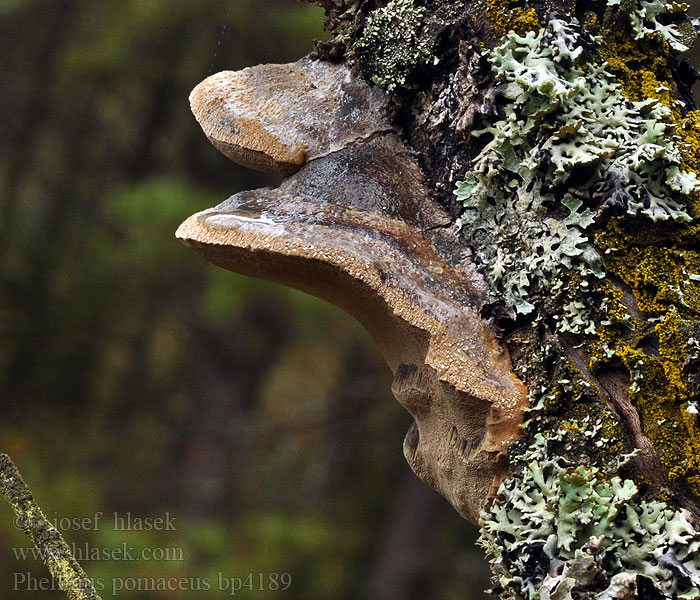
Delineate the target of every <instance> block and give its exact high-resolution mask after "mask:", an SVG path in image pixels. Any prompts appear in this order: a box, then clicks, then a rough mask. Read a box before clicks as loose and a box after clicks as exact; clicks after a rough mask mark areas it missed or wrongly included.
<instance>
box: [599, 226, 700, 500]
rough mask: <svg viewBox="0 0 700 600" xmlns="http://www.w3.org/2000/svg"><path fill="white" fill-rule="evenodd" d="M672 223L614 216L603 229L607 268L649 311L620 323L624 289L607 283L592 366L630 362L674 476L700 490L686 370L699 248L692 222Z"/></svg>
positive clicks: (697, 300) (647, 422)
mask: <svg viewBox="0 0 700 600" xmlns="http://www.w3.org/2000/svg"><path fill="white" fill-rule="evenodd" d="M672 227H673V226H669V227H668V228H666V229H663V228H661V229H659V228H650V227H641V226H640V224H639V223H637V225H636V226H635V225H629V226H624V225H622V224H621V222H620V221H619V220H617V219H611V220H610V221H609V222H608V224H607V226H606V228H605V229H604V230H601V231H599V232H598V234H597V235H596V244H597V245H598V247H599V248H600V249H602V250H603V252H604V263H605V270H606V272H607V273H608V274H609V275H611V276H613V277H616V278H618V279H619V280H620V281H621V282H622V283H623V285H625V286H627V287H628V288H629V289H630V291H631V292H632V293H633V294H634V297H635V299H636V303H637V306H638V308H639V309H640V310H641V311H642V312H643V313H646V315H647V316H646V317H645V318H643V319H632V318H631V317H629V316H628V321H627V324H628V325H632V327H621V326H620V324H625V321H624V317H623V316H622V313H621V310H623V309H624V306H622V301H623V297H622V291H621V289H617V287H616V286H614V285H611V284H610V283H609V282H601V284H600V285H599V286H598V288H599V290H600V292H601V293H602V295H603V298H604V300H603V306H604V308H605V310H604V311H603V312H604V314H605V315H607V320H603V321H601V324H600V325H599V327H598V328H597V331H596V339H595V340H594V341H592V342H591V344H590V346H589V348H590V349H591V365H592V368H601V367H604V366H612V367H619V366H624V367H625V368H626V369H627V371H628V372H629V373H630V392H629V393H630V398H631V400H632V401H633V403H634V405H635V406H636V408H637V410H638V412H639V415H640V418H641V420H642V427H643V430H644V433H645V435H646V436H647V437H648V438H649V439H650V440H651V442H652V444H653V446H654V448H655V449H656V451H657V453H658V455H659V458H660V460H661V462H662V464H663V465H664V466H665V467H666V469H667V470H668V473H669V478H670V480H671V482H672V483H674V484H678V485H681V486H684V487H687V488H688V489H690V490H691V491H692V492H693V493H694V494H695V495H697V496H700V427H698V419H697V415H696V414H694V411H691V412H689V411H688V402H689V401H692V399H693V398H695V397H697V396H698V392H699V391H700V390H698V384H697V380H695V379H693V378H692V377H690V375H689V372H687V370H686V365H687V363H688V359H689V352H690V350H691V348H690V343H689V342H690V340H691V339H692V338H695V337H700V336H698V332H699V331H700V324H699V323H698V315H699V314H700V281H698V279H700V255H699V254H698V252H696V251H695V250H690V249H688V248H687V247H684V246H683V244H687V245H688V246H690V247H692V244H693V238H692V236H690V237H689V234H688V232H689V231H690V230H693V227H688V226H685V227H678V228H677V231H675V232H674V231H673V229H672ZM626 312H628V311H626ZM649 318H652V319H653V321H652V322H651V323H650V322H649V320H648V319H649Z"/></svg>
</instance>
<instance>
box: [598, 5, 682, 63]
mask: <svg viewBox="0 0 700 600" xmlns="http://www.w3.org/2000/svg"><path fill="white" fill-rule="evenodd" d="M620 2H621V0H608V3H607V5H608V6H619V5H620ZM634 5H635V6H634V9H633V10H630V12H629V18H630V23H631V24H632V28H633V30H634V32H635V38H634V39H636V40H639V39H642V38H644V37H645V36H650V35H652V36H653V35H660V36H661V37H663V39H665V40H666V41H667V42H668V44H669V46H671V48H673V49H674V50H676V51H677V52H685V51H686V50H688V49H689V48H690V46H691V45H692V43H693V41H694V39H695V31H694V28H693V25H694V24H695V20H694V19H693V20H691V21H690V22H684V23H681V24H678V23H663V21H660V20H659V19H658V17H659V16H660V15H665V16H666V17H669V16H670V15H678V14H683V13H685V12H686V11H687V10H688V8H690V7H689V5H688V4H685V3H684V2H662V1H661V0H651V1H647V0H637V1H636V2H634Z"/></svg>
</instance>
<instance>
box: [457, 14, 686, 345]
mask: <svg viewBox="0 0 700 600" xmlns="http://www.w3.org/2000/svg"><path fill="white" fill-rule="evenodd" d="M593 43H594V40H592V39H586V34H585V32H584V31H583V30H582V29H581V28H580V27H578V26H577V25H576V24H570V23H566V22H564V21H561V20H558V19H552V20H550V22H549V23H548V25H547V27H546V28H542V29H540V30H539V31H538V32H537V33H535V32H528V33H527V34H525V35H524V36H521V35H519V34H517V33H514V32H511V33H508V34H507V35H506V37H505V39H504V41H503V43H502V44H501V45H500V46H498V47H497V48H495V49H494V50H493V51H491V52H489V53H488V61H489V63H490V64H491V65H492V69H493V71H494V73H495V74H496V77H497V81H499V82H501V84H502V87H501V89H500V90H499V95H500V96H501V98H502V100H503V102H504V105H503V115H502V118H501V119H499V120H497V121H496V122H493V123H491V124H489V125H488V126H487V127H485V128H483V129H480V130H475V131H473V132H472V135H474V136H488V137H489V138H490V139H489V141H488V142H487V143H486V144H485V145H484V148H483V149H482V151H481V152H480V154H479V155H478V156H477V157H476V159H475V160H474V161H473V163H472V165H471V168H470V171H469V173H468V174H467V176H466V177H465V179H464V181H463V182H461V183H460V184H459V185H458V187H457V189H456V191H455V194H456V195H457V197H458V198H459V199H460V200H462V202H463V203H464V212H463V214H462V216H461V217H460V219H459V223H460V226H461V227H462V231H463V234H464V237H465V239H466V241H467V242H468V243H469V244H470V245H471V247H472V248H475V249H477V254H478V257H479V259H480V261H481V262H482V264H483V268H484V271H485V273H486V274H487V276H488V278H489V281H490V282H491V284H492V288H493V291H494V296H495V297H497V298H499V299H502V301H503V303H504V304H505V306H506V308H507V310H508V311H509V313H510V315H511V316H512V317H515V316H517V315H518V314H527V313H530V312H532V311H533V310H534V309H535V305H536V302H537V297H538V296H542V295H548V294H551V293H552V291H555V292H556V291H557V290H556V289H554V290H553V288H556V282H557V281H561V275H562V272H563V271H570V270H574V271H578V272H580V273H582V274H584V275H585V276H589V275H594V276H597V277H601V276H602V275H603V271H602V261H601V258H600V255H599V253H598V252H597V251H596V249H595V248H594V245H593V243H592V239H591V236H590V233H588V232H589V230H590V228H591V226H592V225H593V224H594V222H595V220H596V218H598V217H599V216H600V214H601V213H602V212H603V211H604V210H605V208H606V207H609V206H614V207H616V208H619V209H622V210H623V211H624V212H625V213H626V214H627V215H631V216H635V215H643V216H646V217H649V218H650V219H652V220H654V221H665V220H669V219H672V220H674V221H677V222H687V221H690V220H691V217H690V215H689V214H688V212H687V209H686V207H685V205H684V201H683V196H684V195H687V194H689V193H691V192H694V191H697V190H698V189H700V181H698V179H697V177H696V176H695V174H694V173H692V172H688V171H684V170H682V169H681V153H680V151H679V149H678V146H677V141H676V139H675V136H674V135H673V126H672V124H671V123H670V121H669V120H668V117H669V113H670V111H669V109H668V108H666V107H664V106H663V105H661V104H660V103H658V102H656V101H655V100H653V99H647V100H645V101H639V102H630V101H629V100H627V99H626V98H625V97H624V96H623V95H622V93H621V90H620V85H619V84H618V83H617V82H616V81H615V80H614V77H613V76H612V75H611V74H610V73H608V72H607V71H606V69H605V67H606V64H605V63H604V62H596V61H592V60H588V61H584V60H583V59H582V57H583V53H584V46H590V45H592V44H593ZM562 300H563V301H562V305H563V306H564V307H565V310H563V311H562V313H561V314H560V315H559V321H560V322H561V323H562V324H563V327H564V328H565V329H567V330H571V331H575V332H583V331H586V330H587V329H589V328H590V325H584V321H585V319H584V318H583V317H582V316H581V315H580V314H579V313H580V311H581V310H583V307H582V306H581V305H580V303H578V304H577V302H576V301H572V300H571V299H566V298H563V299H562Z"/></svg>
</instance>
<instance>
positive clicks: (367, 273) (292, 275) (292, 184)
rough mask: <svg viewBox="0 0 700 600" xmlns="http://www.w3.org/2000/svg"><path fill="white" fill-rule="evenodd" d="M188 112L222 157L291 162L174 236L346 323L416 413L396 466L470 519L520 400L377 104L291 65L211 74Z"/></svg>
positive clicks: (319, 65)
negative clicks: (405, 467) (376, 349)
mask: <svg viewBox="0 0 700 600" xmlns="http://www.w3.org/2000/svg"><path fill="white" fill-rule="evenodd" d="M192 104H193V110H194V113H195V115H196V116H197V118H198V119H199V121H200V123H201V124H202V127H203V128H204V130H205V132H206V133H207V135H208V137H209V138H210V140H211V141H212V142H213V144H214V145H215V146H216V147H217V148H219V149H220V150H222V152H224V153H225V154H226V155H227V156H229V157H230V158H232V159H233V160H236V161H238V162H241V163H242V164H246V165H249V166H254V167H256V168H260V169H264V170H268V171H272V172H277V173H285V172H287V173H288V172H290V171H293V170H295V169H298V168H299V167H301V168H300V169H299V171H298V172H297V173H296V174H295V175H293V176H292V177H290V178H289V179H287V180H286V181H285V182H284V183H283V184H282V185H281V186H280V187H279V188H277V189H270V188H264V189H260V190H255V191H248V192H242V193H239V194H236V195H235V196H232V197H231V198H229V199H228V200H227V201H226V202H224V203H222V204H220V205H219V206H217V207H215V208H212V209H209V210H205V211H203V212H200V213H198V214H196V215H194V216H192V217H190V218H189V219H188V220H186V221H185V222H184V223H183V224H182V225H181V226H180V228H179V229H178V232H177V236H178V237H179V238H180V239H181V240H182V241H183V242H184V243H185V244H187V245H188V246H189V247H191V248H192V249H193V250H195V251H196V252H198V253H200V254H201V255H202V256H204V257H205V258H206V259H207V260H210V261H211V262H213V263H214V264H217V265H219V266H222V267H224V268H227V269H230V270H232V271H236V272H239V273H243V274H246V275H251V276H255V277H262V278H265V279H270V280H273V281H277V282H281V283H284V284H286V285H290V286H292V287H295V288H298V289H301V290H303V291H306V292H309V293H311V294H314V295H316V296H318V297H320V298H323V299H325V300H328V301H330V302H333V303H334V304H337V305H338V306H340V307H342V308H344V309H345V310H347V311H348V312H349V313H350V314H352V315H353V316H354V317H356V318H357V319H358V320H359V321H360V322H361V323H362V324H363V325H364V326H365V327H366V328H367V329H368V330H369V331H370V333H371V334H372V335H373V336H374V338H375V339H376V341H377V343H378V345H379V346H380V348H381V350H382V352H383V353H384V355H385V357H386V360H387V362H388V364H389V366H390V368H391V369H392V371H393V372H394V374H395V380H394V385H393V388H392V389H393V392H394V394H395V395H396V397H397V399H398V400H399V402H401V404H402V405H403V406H404V407H405V408H406V409H407V410H408V411H409V412H410V413H411V414H412V415H413V417H414V418H415V425H414V426H413V427H412V428H411V429H410V430H409V433H408V435H407V436H406V440H405V443H404V451H405V454H406V457H407V459H408V461H409V463H410V465H411V467H412V468H413V469H414V471H415V472H416V474H417V475H418V476H419V477H420V478H421V479H423V480H424V481H426V482H427V483H428V484H429V485H431V486H432V487H433V488H435V489H436V490H438V491H439V492H440V493H442V494H443V495H444V496H445V497H446V498H447V499H448V500H449V501H450V502H451V503H452V505H453V506H454V507H455V508H456V509H457V510H458V511H459V513H460V514H462V515H463V516H464V517H465V518H467V519H469V520H471V521H473V522H476V521H477V520H478V517H479V514H480V513H481V511H482V510H483V509H484V508H485V507H486V506H487V504H488V501H489V498H490V496H491V495H492V494H493V493H494V492H495V490H496V489H497V487H498V485H499V484H500V482H501V481H502V480H503V478H504V477H505V476H506V474H507V461H506V460H505V457H506V449H507V447H508V445H509V443H510V442H512V441H513V440H514V439H516V438H517V437H518V436H519V434H520V427H519V426H520V423H521V421H522V408H523V406H524V405H525V402H526V393H525V389H524V386H523V385H522V383H521V382H520V381H519V380H518V378H517V377H516V376H515V375H514V373H513V371H512V368H511V364H510V358H509V355H508V353H507V351H506V350H505V349H504V348H503V347H502V346H501V345H500V344H499V342H498V340H497V338H496V335H495V332H494V331H492V330H491V328H490V327H489V325H488V324H487V323H486V322H485V321H484V320H483V319H481V318H480V316H479V312H478V311H479V308H480V306H481V304H482V303H483V301H484V299H485V297H486V284H485V282H484V280H483V279H482V278H481V276H480V275H478V273H477V272H476V270H475V268H474V266H473V264H472V262H471V259H470V255H469V253H468V251H467V250H466V248H465V247H464V246H463V245H462V244H461V243H460V242H459V240H458V238H457V234H456V231H455V230H454V228H453V227H452V225H451V221H450V218H449V216H448V215H447V213H446V212H444V210H443V209H442V208H441V207H440V206H439V205H438V204H437V203H436V202H434V201H433V200H432V199H431V195H430V193H429V192H428V190H427V189H426V187H425V185H424V183H423V179H422V175H421V173H420V170H419V168H418V166H417V164H416V163H415V161H414V160H413V159H412V157H411V156H410V154H409V152H408V149H407V147H406V146H405V145H404V143H403V142H402V141H401V139H400V138H399V136H398V134H397V133H396V132H395V131H394V130H393V128H392V126H391V121H390V112H389V107H388V104H387V102H386V100H384V99H383V97H382V96H381V95H378V94H377V93H376V90H373V89H372V88H370V87H369V86H368V85H367V84H365V83H364V82H362V81H361V80H359V79H358V78H356V76H355V75H354V74H353V73H352V72H351V71H350V70H349V69H348V68H347V67H346V66H337V65H331V64H328V63H324V62H320V61H312V60H310V59H308V58H305V59H302V60H301V61H299V62H298V63H295V64H293V65H267V66H263V67H256V68H254V69H245V70H244V71H242V72H240V73H221V74H219V75H215V76H213V77H212V78H209V79H208V80H207V81H205V82H204V83H203V84H201V85H200V86H198V87H197V89H196V90H195V91H194V92H193V94H192ZM261 132H265V133H264V134H263V133H261ZM302 164H303V166H302Z"/></svg>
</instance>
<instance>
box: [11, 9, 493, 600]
mask: <svg viewBox="0 0 700 600" xmlns="http://www.w3.org/2000/svg"><path fill="white" fill-rule="evenodd" d="M321 12H322V11H320V9H316V8H313V7H310V6H308V5H305V4H298V3H296V2H294V1H293V0H265V1H261V0H258V1H249V0H207V1H201V0H64V1H58V0H37V1H30V0H0V57H1V58H0V74H1V86H0V108H1V111H2V124H1V125H0V248H1V250H0V252H1V255H0V256H1V260H0V324H1V327H2V333H1V335H2V341H1V343H0V408H1V410H2V412H1V414H2V419H0V451H3V452H7V453H9V454H10V456H11V457H12V458H13V459H14V460H15V462H16V463H17V465H18V467H19V468H20V470H21V471H22V472H23V474H24V476H25V478H26V480H27V482H28V483H29V484H30V486H31V487H32V488H33V491H34V492H35V495H36V497H37V499H38V501H39V503H40V505H41V506H42V507H43V508H44V510H45V512H46V513H47V516H48V517H49V519H50V520H56V521H58V522H59V525H61V524H63V525H64V526H63V528H62V529H63V532H64V534H65V537H66V538H67V540H68V541H69V542H73V543H75V544H77V548H78V550H77V554H78V557H79V558H83V559H85V556H86V554H88V553H91V552H94V551H99V552H100V553H101V554H102V556H100V557H99V558H101V559H106V560H83V561H82V562H83V566H84V567H85V569H86V571H87V572H88V574H89V575H90V576H91V577H93V578H95V579H97V580H98V582H101V586H102V587H103V589H102V596H103V598H108V597H113V596H112V592H113V591H117V590H118V588H119V587H120V586H123V589H122V591H118V593H117V594H116V597H119V598H125V599H126V598H128V599H132V598H133V599H136V598H221V597H225V596H226V595H227V592H228V593H230V591H231V589H230V585H231V583H230V580H231V579H232V578H240V579H241V581H240V583H246V582H245V579H246V577H247V576H248V574H252V575H253V578H252V579H251V580H249V581H248V584H249V586H254V587H255V588H256V589H254V590H251V589H249V587H243V588H242V589H240V591H238V592H237V594H236V597H239V598H260V599H265V598H300V599H301V598H304V599H316V598H318V599H322V598H323V599H326V598H337V599H343V598H348V599H349V598H388V599H390V598H396V599H400V598H441V599H443V598H444V599H452V598H454V599H462V600H464V599H469V598H481V597H483V593H482V590H483V589H484V588H485V587H486V586H487V585H488V576H487V574H486V570H485V567H484V566H483V564H482V563H481V562H480V560H481V559H480V552H479V551H478V550H475V549H474V548H473V547H472V543H473V537H474V532H473V528H472V527H471V526H470V525H468V524H467V523H465V522H463V521H462V520H461V519H460V518H459V517H458V516H457V514H456V513H454V512H453V511H452V509H451V508H450V507H449V506H448V505H447V504H446V503H445V502H444V501H443V500H442V499H441V498H439V497H438V496H437V495H436V494H434V493H433V492H432V491H431V490H429V489H428V488H427V487H425V486H423V484H421V483H420V482H418V481H417V480H416V479H415V478H414V477H413V475H412V474H411V473H410V471H409V469H408V467H407V466H406V464H405V461H404V459H403V455H402V450H401V444H402V439H403V435H404V433H405V431H406V429H407V428H408V426H409V423H410V418H409V417H408V415H407V414H406V413H404V412H403V410H402V409H401V408H400V407H399V405H398V404H397V403H396V402H395V401H394V400H393V398H392V397H391V394H390V391H389V386H390V374H389V372H388V369H387V368H386V367H385V366H384V364H383V361H382V359H381V357H380V356H379V355H378V353H377V351H376V349H375V348H374V347H373V345H372V343H371V340H370V339H369V337H368V336H367V335H366V334H365V333H364V331H363V330H361V329H360V328H359V326H358V325H357V324H356V323H354V322H353V321H351V320H350V319H349V318H347V317H346V316H345V315H344V314H343V313H341V312H340V311H338V310H336V309H334V308H333V307H330V306H328V305H326V304H323V303H320V302H318V301H316V300H314V299H312V298H309V297H307V296H304V295H302V294H300V293H297V292H293V291H290V290H288V289H284V288H281V287H277V286H274V285H271V284H266V283H262V282H260V281H254V280H250V279H246V278H242V277H238V276H235V275H233V274H232V273H229V272H226V271H223V270H220V269H217V268H215V267H213V266H210V265H208V264H206V263H205V262H204V261H203V260H201V259H200V258H198V257H197V256H195V255H194V254H193V253H191V252H190V251H189V250H187V249H186V248H185V247H184V246H182V245H181V244H180V243H179V242H177V241H176V240H175V238H174V235H173V234H174V231H175V229H176V227H177V226H178V224H179V223H180V222H181V221H182V220H184V219H185V218H186V217H187V216H189V215H190V214H192V213H193V212H196V211H198V210H202V209H204V208H208V207H210V206H213V205H215V204H218V203H219V202H221V201H223V200H224V199H225V198H227V197H228V196H229V195H231V194H233V193H236V192H238V191H240V190H243V189H247V188H252V187H258V186H261V185H268V184H274V183H275V182H274V181H271V180H269V179H264V178H263V177H262V176H260V175H258V174H256V173H253V172H250V171H247V170H245V169H243V168H239V167H237V166H235V165H234V164H232V163H231V162H229V161H227V160H226V159H225V158H224V157H222V156H221V155H219V153H218V152H217V151H216V150H215V149H214V148H213V147H211V146H210V145H209V143H208V142H207V140H206V138H205V137H204V135H203V134H202V132H201V130H200V129H199V126H198V125H197V124H196V122H195V121H194V119H193V118H192V116H191V115H190V112H189V107H188V102H187V96H188V94H189V91H190V90H191V88H192V87H194V86H195V85H196V84H197V83H198V82H199V81H201V80H202V79H204V78H205V77H206V76H207V75H210V74H211V73H213V72H215V71H219V70H223V69H240V68H242V67H245V66H249V65H254V64H257V63H262V62H287V61H292V60H296V59H297V58H299V57H301V56H303V55H304V54H306V53H308V52H309V51H310V50H311V48H312V39H313V38H314V37H319V36H322V35H323V33H322V32H321V29H320V21H321V18H322V14H321ZM100 511H101V512H102V513H103V514H102V516H101V517H100V516H99V514H100ZM114 513H117V516H118V517H119V519H126V518H127V517H129V516H131V518H132V529H131V530H129V531H115V527H114V526H115V522H114V521H115V520H114V516H113V514H114ZM168 514H169V516H170V518H171V519H173V518H174V519H175V521H174V522H173V525H171V527H174V528H175V529H174V530H172V529H171V530H168V531H157V530H151V531H138V530H135V529H134V527H133V525H134V524H137V523H138V522H137V521H136V519H137V518H146V517H148V518H158V517H165V516H166V515H168ZM80 518H84V519H87V520H88V521H86V523H77V522H76V523H74V522H72V521H67V519H80ZM61 519H62V520H63V521H61ZM127 525H128V524H127ZM86 543H87V544H89V545H88V546H87V549H86V546H85V544H86ZM29 546H30V543H29V540H28V539H27V538H25V536H24V534H22V533H21V532H20V531H18V530H17V529H15V528H14V527H13V521H12V515H11V511H10V509H9V507H8V506H7V505H6V504H5V503H4V502H0V599H5V598H7V599H23V598H46V599H47V600H49V599H52V598H63V597H64V596H63V595H62V594H61V593H60V592H57V591H53V592H52V591H40V590H41V589H42V587H45V586H46V585H47V583H48V582H47V581H46V578H47V577H48V573H47V571H46V569H45V568H44V566H43V564H41V562H40V561H38V560H34V559H33V558H31V557H28V558H22V557H21V553H22V552H23V551H24V552H26V550H22V549H23V548H27V547H29ZM124 547H126V548H129V549H130V548H133V550H129V552H131V553H132V557H134V558H141V560H125V559H126V558H127V556H123V555H121V554H120V552H122V553H123V552H124V550H123V548H124ZM143 551H145V553H143ZM90 557H91V558H94V557H92V555H90ZM149 558H150V560H149ZM172 559H175V560H172ZM283 573H288V574H290V576H291V581H292V583H291V585H290V586H289V588H288V589H287V590H286V591H274V590H270V589H269V588H270V587H274V583H273V582H274V577H275V575H276V574H277V575H279V576H280V577H281V575H282V574H283ZM29 574H31V576H30V575H29ZM219 574H221V575H219ZM219 577H221V578H225V579H227V580H228V581H227V582H224V581H223V580H222V581H219ZM261 577H262V580H261V579H260V578H261ZM139 578H140V580H139ZM143 578H146V579H143ZM178 578H190V579H191V583H190V584H184V585H183V584H180V583H179V582H176V579H178ZM204 580H208V581H209V587H210V588H211V589H210V590H202V591H199V592H197V591H189V590H187V589H186V588H187V586H188V585H191V586H193V587H197V586H200V587H206V584H205V583H203V581H204ZM163 581H167V582H168V583H169V585H171V586H172V585H173V582H175V586H176V587H180V588H182V590H181V591H179V592H177V591H164V592H163V591H161V592H146V591H127V589H128V588H133V587H137V588H138V587H144V586H146V587H149V586H154V585H155V586H158V585H162V582H163ZM261 581H262V583H263V586H262V587H264V588H265V589H264V590H260V589H258V588H259V587H260V583H261ZM280 581H281V580H280ZM284 581H288V580H287V579H285V580H284ZM224 584H226V585H228V586H229V587H228V590H222V589H220V588H221V587H225V585H224ZM98 587H99V586H98ZM13 588H14V589H13ZM37 590H39V591H37Z"/></svg>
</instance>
